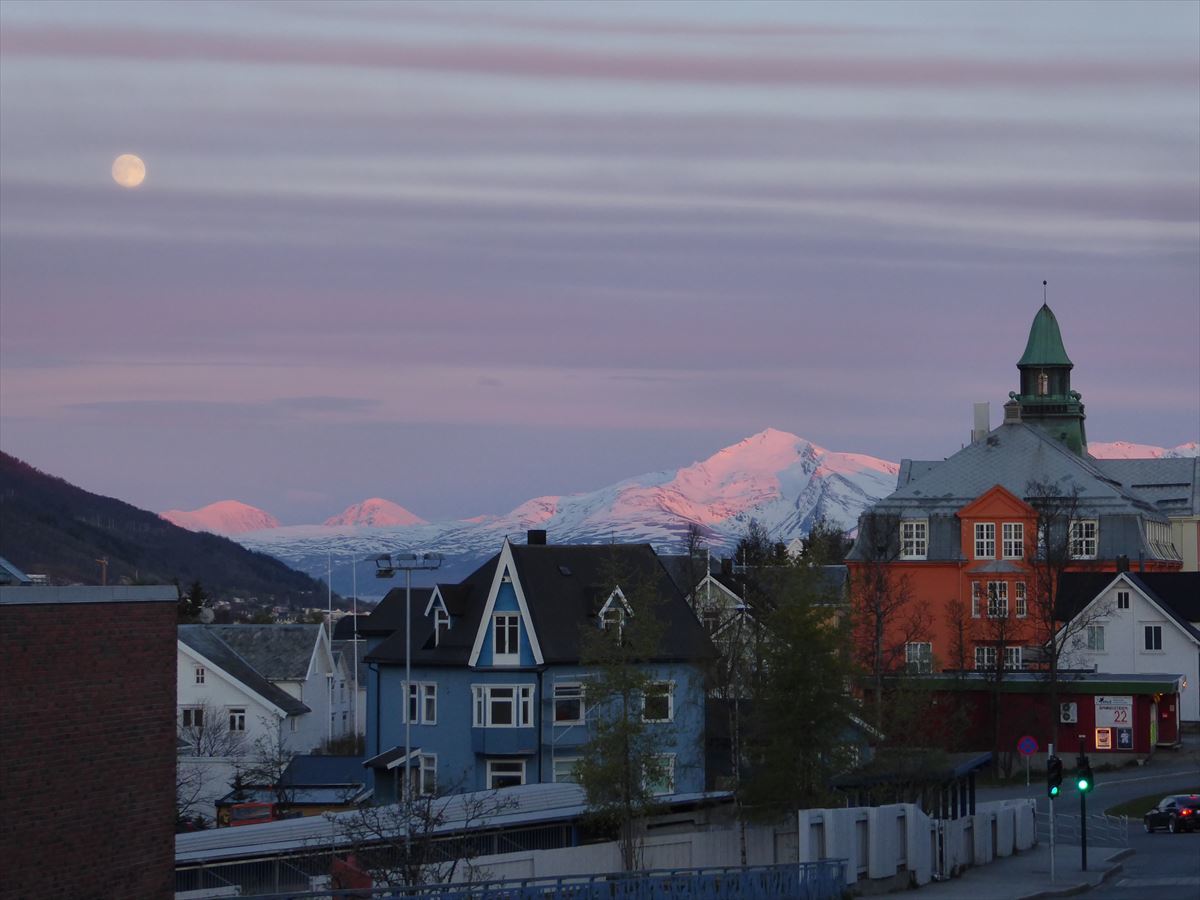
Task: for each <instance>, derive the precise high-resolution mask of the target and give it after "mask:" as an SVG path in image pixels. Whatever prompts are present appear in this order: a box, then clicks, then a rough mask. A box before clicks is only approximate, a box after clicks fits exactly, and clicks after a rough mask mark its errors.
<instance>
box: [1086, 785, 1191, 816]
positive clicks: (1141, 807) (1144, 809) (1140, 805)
mask: <svg viewBox="0 0 1200 900" xmlns="http://www.w3.org/2000/svg"><path fill="white" fill-rule="evenodd" d="M1171 794H1200V787H1190V788H1184V789H1183V790H1182V791H1169V792H1168V791H1159V792H1158V793H1157V794H1150V795H1149V796H1147V797H1138V798H1137V799H1136V800H1128V801H1126V802H1125V803H1118V804H1117V805H1116V806H1110V807H1109V808H1108V809H1106V810H1105V811H1104V812H1105V813H1106V814H1108V815H1110V816H1129V818H1131V819H1140V818H1141V817H1142V816H1144V815H1145V814H1146V813H1148V812H1150V810H1152V809H1154V807H1156V806H1158V801H1159V800H1161V799H1162V798H1163V797H1169V796H1170V795H1171Z"/></svg>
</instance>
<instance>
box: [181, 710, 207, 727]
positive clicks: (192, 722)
mask: <svg viewBox="0 0 1200 900" xmlns="http://www.w3.org/2000/svg"><path fill="white" fill-rule="evenodd" d="M197 713H199V715H197ZM179 727H180V728H192V729H195V730H196V731H201V730H203V728H204V707H203V706H181V707H179Z"/></svg>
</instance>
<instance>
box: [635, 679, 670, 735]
mask: <svg viewBox="0 0 1200 900" xmlns="http://www.w3.org/2000/svg"><path fill="white" fill-rule="evenodd" d="M663 688H666V690H665V691H664V690H662V689H663ZM664 693H665V694H666V697H667V717H666V718H665V719H648V718H646V701H647V699H648V698H649V697H650V696H651V695H652V696H654V697H661V696H662V695H663V694H664ZM642 721H643V722H649V723H651V724H653V723H656V722H674V721H675V682H674V681H652V682H650V683H649V684H647V685H646V691H645V695H644V696H643V697H642Z"/></svg>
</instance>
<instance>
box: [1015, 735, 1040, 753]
mask: <svg viewBox="0 0 1200 900" xmlns="http://www.w3.org/2000/svg"><path fill="white" fill-rule="evenodd" d="M1037 751H1038V742H1037V741H1036V740H1035V739H1034V738H1033V737H1031V736H1030V735H1028V734H1027V735H1025V736H1024V737H1023V738H1021V739H1020V740H1019V741H1017V752H1018V753H1020V754H1021V755H1022V756H1033V754H1035V753H1037Z"/></svg>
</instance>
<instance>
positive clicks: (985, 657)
mask: <svg viewBox="0 0 1200 900" xmlns="http://www.w3.org/2000/svg"><path fill="white" fill-rule="evenodd" d="M994 668H996V648H995V647H976V648H975V669H976V670H977V671H991V670H992V669H994Z"/></svg>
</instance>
